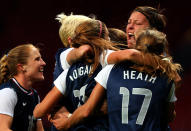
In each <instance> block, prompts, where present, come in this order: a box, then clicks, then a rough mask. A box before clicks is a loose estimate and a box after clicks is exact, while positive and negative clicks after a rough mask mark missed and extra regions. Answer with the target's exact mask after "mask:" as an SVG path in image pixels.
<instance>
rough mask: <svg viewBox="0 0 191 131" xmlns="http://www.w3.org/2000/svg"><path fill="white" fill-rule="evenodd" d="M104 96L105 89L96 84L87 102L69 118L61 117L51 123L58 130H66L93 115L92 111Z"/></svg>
mask: <svg viewBox="0 0 191 131" xmlns="http://www.w3.org/2000/svg"><path fill="white" fill-rule="evenodd" d="M104 96H105V89H104V88H103V87H102V86H101V85H100V84H97V85H96V86H95V88H94V89H93V91H92V93H91V95H90V97H89V99H88V100H87V102H86V103H85V104H84V105H82V106H80V107H79V108H77V109H76V110H75V111H74V112H73V114H72V115H71V116H70V117H69V118H68V117H64V116H63V117H59V118H58V119H55V120H52V121H51V122H53V124H54V125H55V127H56V128H57V129H58V130H67V129H69V128H71V127H73V126H74V125H76V124H78V123H80V122H82V121H84V120H85V119H86V118H87V117H89V116H91V115H92V114H94V111H95V110H96V109H97V108H99V107H100V105H99V104H100V103H102V101H103V99H104Z"/></svg>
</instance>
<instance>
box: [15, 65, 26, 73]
mask: <svg viewBox="0 0 191 131" xmlns="http://www.w3.org/2000/svg"><path fill="white" fill-rule="evenodd" d="M17 70H18V71H22V72H26V67H25V66H24V65H22V64H17Z"/></svg>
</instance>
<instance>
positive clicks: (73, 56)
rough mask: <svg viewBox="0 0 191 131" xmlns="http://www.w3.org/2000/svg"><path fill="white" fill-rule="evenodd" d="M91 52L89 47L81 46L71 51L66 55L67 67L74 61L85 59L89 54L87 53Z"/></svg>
mask: <svg viewBox="0 0 191 131" xmlns="http://www.w3.org/2000/svg"><path fill="white" fill-rule="evenodd" d="M91 51H92V48H91V46H89V45H81V46H80V47H78V48H74V49H72V50H71V51H70V52H69V53H68V55H67V57H66V60H67V62H68V64H69V65H72V64H73V63H75V62H76V61H78V60H80V59H82V58H84V57H86V56H87V55H88V54H89V52H91Z"/></svg>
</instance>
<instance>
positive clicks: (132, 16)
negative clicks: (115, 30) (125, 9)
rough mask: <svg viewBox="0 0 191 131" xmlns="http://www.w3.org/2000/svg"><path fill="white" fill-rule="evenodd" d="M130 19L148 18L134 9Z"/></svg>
mask: <svg viewBox="0 0 191 131" xmlns="http://www.w3.org/2000/svg"><path fill="white" fill-rule="evenodd" d="M129 19H130V20H139V21H147V18H146V17H145V16H144V15H143V14H142V13H140V12H137V11H134V12H133V13H132V14H131V15H130V17H129Z"/></svg>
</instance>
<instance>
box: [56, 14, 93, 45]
mask: <svg viewBox="0 0 191 131" xmlns="http://www.w3.org/2000/svg"><path fill="white" fill-rule="evenodd" d="M56 20H58V21H59V22H60V23H61V26H60V29H59V36H60V39H61V41H62V43H63V44H64V46H65V47H69V45H70V44H69V42H68V38H69V37H71V38H72V37H74V35H75V29H76V27H78V25H80V24H81V23H83V22H85V21H91V20H93V19H92V18H90V17H87V16H84V15H73V13H71V14H70V15H68V16H67V15H65V14H64V13H61V14H59V15H57V17H56Z"/></svg>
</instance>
